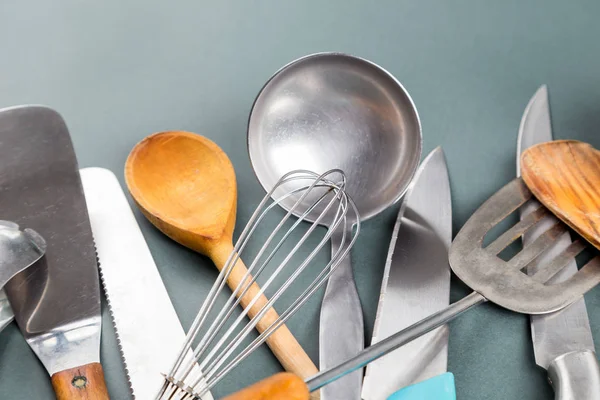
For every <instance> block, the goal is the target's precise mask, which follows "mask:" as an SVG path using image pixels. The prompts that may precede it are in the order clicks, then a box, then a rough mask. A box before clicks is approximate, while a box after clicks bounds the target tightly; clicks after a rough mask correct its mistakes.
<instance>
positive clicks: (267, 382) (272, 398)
mask: <svg viewBox="0 0 600 400" xmlns="http://www.w3.org/2000/svg"><path fill="white" fill-rule="evenodd" d="M223 400H308V388H307V387H306V384H305V383H304V381H303V380H302V379H300V378H299V377H297V376H296V375H294V374H292V373H290V372H281V373H279V374H275V375H273V376H270V377H268V378H267V379H264V380H262V381H260V382H258V383H255V384H254V385H252V386H248V387H247V388H245V389H242V390H240V391H239V392H237V393H234V394H232V395H230V396H227V397H225V398H224V399H223Z"/></svg>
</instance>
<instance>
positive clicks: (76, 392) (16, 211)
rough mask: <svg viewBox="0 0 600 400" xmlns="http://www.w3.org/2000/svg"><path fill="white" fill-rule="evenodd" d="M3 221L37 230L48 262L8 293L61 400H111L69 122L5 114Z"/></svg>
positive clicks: (18, 111) (29, 112) (28, 111)
mask: <svg viewBox="0 0 600 400" xmlns="http://www.w3.org/2000/svg"><path fill="white" fill-rule="evenodd" d="M0 159H1V160H2V163H1V164H0V191H1V193H2V206H3V209H2V217H3V218H5V219H9V220H12V221H14V222H16V223H18V224H19V225H21V226H26V227H29V228H32V229H34V230H35V231H37V232H38V233H39V234H40V235H42V237H44V238H45V239H46V242H47V244H48V248H47V252H46V256H45V257H44V258H42V259H41V260H40V261H38V262H37V263H36V264H35V265H33V266H32V267H31V268H28V269H27V270H25V271H23V272H21V273H19V274H18V275H16V276H15V277H14V278H13V279H12V280H11V281H10V282H9V283H8V284H7V285H6V286H5V290H6V294H7V297H8V300H9V302H10V304H11V307H12V309H13V311H14V314H15V319H16V321H17V324H18V325H19V328H20V330H21V332H22V333H23V336H24V337H25V339H26V341H27V343H28V344H29V346H30V347H31V349H32V350H33V351H34V353H35V354H36V355H37V357H38V358H39V360H40V361H41V362H42V364H43V365H44V367H45V368H46V370H47V371H48V373H49V374H50V375H51V377H52V385H53V387H54V391H55V392H56V396H57V399H58V400H67V399H94V400H104V399H108V391H107V389H106V384H105V382H104V374H103V371H102V366H101V365H100V324H101V317H100V283H99V278H98V269H97V263H96V252H95V250H94V243H93V240H92V231H91V228H90V222H89V218H88V214H87V209H86V204H85V199H84V197H83V191H82V187H81V180H80V177H79V171H78V168H77V159H76V157H75V152H74V149H73V145H72V143H71V138H70V136H69V131H68V129H67V126H66V125H65V122H64V121H63V119H62V117H61V116H60V115H59V114H58V113H57V112H55V111H53V110H51V109H49V108H46V107H41V106H19V107H13V108H8V109H4V110H1V111H0Z"/></svg>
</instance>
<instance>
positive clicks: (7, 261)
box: [0, 221, 46, 289]
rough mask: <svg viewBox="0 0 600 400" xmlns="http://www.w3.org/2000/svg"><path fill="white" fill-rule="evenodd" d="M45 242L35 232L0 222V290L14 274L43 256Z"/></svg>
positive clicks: (11, 223) (6, 222)
mask: <svg viewBox="0 0 600 400" xmlns="http://www.w3.org/2000/svg"><path fill="white" fill-rule="evenodd" d="M45 252H46V241H45V240H44V238H43V237H41V236H40V235H39V234H38V233H37V232H36V231H34V230H32V229H29V228H27V229H25V230H24V231H21V230H20V229H19V225H17V224H15V223H13V222H9V221H0V289H2V288H3V287H4V285H5V284H6V283H7V282H8V281H9V280H10V279H11V278H12V277H13V276H15V275H16V274H18V273H19V272H21V271H23V270H24V269H25V268H28V267H30V266H31V265H32V264H33V263H35V262H36V261H38V260H39V259H40V258H42V257H43V256H44V253H45Z"/></svg>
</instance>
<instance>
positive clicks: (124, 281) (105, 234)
mask: <svg viewBox="0 0 600 400" xmlns="http://www.w3.org/2000/svg"><path fill="white" fill-rule="evenodd" d="M81 181H82V183H83V190H84V193H85V198H86V201H87V206H88V212H89V216H90V221H91V225H92V232H93V234H94V239H95V242H96V248H97V251H98V259H99V260H100V263H99V266H100V276H101V280H102V284H103V286H104V291H105V293H106V298H107V300H108V306H109V309H110V313H111V315H112V320H113V323H114V327H115V331H116V334H117V337H118V339H119V347H120V350H121V355H122V357H123V361H124V363H125V368H126V370H127V377H128V380H129V384H130V388H131V392H132V395H133V397H134V398H135V399H142V400H146V399H153V398H154V397H155V396H156V394H157V393H158V391H159V390H160V388H161V387H162V385H163V382H164V379H163V376H162V374H163V373H167V372H168V369H169V368H170V367H171V365H172V364H173V362H174V361H175V359H176V358H177V356H178V355H179V353H180V350H181V344H182V343H183V342H184V341H185V337H186V335H185V332H184V330H183V328H182V326H181V323H180V322H179V319H178V317H177V314H176V313H175V309H174V308H173V304H172V303H171V300H170V298H169V295H168V293H167V290H166V289H165V286H164V284H163V282H162V279H161V277H160V274H159V272H158V269H157V268H156V264H155V263H154V259H153V258H152V254H151V253H150V250H149V248H148V245H147V244H146V241H145V239H144V236H143V235H142V232H141V230H140V228H139V226H138V224H137V221H136V219H135V217H134V215H133V212H132V211H131V208H130V206H129V203H128V202H127V198H126V197H125V194H124V193H123V189H122V188H121V185H120V184H119V181H118V180H117V178H116V177H115V175H114V174H113V173H112V172H111V171H109V170H107V169H103V168H84V169H82V170H81ZM212 398H213V397H212V396H211V395H210V393H208V394H207V395H205V396H203V397H202V399H203V400H212Z"/></svg>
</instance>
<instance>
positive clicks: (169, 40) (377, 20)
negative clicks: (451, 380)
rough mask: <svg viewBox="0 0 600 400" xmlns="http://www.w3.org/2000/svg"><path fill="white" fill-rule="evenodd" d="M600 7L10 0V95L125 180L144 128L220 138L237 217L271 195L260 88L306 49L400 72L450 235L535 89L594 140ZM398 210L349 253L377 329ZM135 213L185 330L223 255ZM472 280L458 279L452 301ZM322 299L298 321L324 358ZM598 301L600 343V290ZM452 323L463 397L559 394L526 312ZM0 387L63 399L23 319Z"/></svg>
mask: <svg viewBox="0 0 600 400" xmlns="http://www.w3.org/2000/svg"><path fill="white" fill-rule="evenodd" d="M599 12H600V2H598V1H592V0H589V1H582V0H579V1H561V0H557V1H547V0H529V1H522V0H521V1H518V0H504V1H475V0H472V1H466V0H457V1H444V0H437V1H436V0H425V1H423V0H421V1H416V0H414V1H398V0H393V1H377V2H372V1H371V2H369V1H353V0H338V1H333V0H331V1H314V0H310V1H306V0H305V1H296V2H288V1H261V2H257V1H237V2H235V1H213V2H208V1H179V2H167V1H156V0H129V1H117V0H103V1H89V0H62V1H53V2H50V1H41V0H39V1H34V0H2V1H0V106H9V105H16V104H23V103H42V104H46V105H49V106H51V107H53V108H55V109H56V110H58V111H59V112H60V113H61V114H62V115H63V116H64V118H65V119H66V121H67V124H68V125H69V128H70V130H71V134H72V137H73V141H74V144H75V149H76V152H77V155H78V159H79V163H80V165H81V166H82V167H86V166H100V167H106V168H110V169H111V170H112V171H114V172H115V173H116V174H117V176H118V177H119V179H121V182H123V173H122V170H123V164H124V161H125V159H126V157H127V154H128V153H129V151H130V150H131V148H132V147H133V146H134V145H135V143H136V142H138V141H139V140H140V139H142V138H143V137H144V136H146V135H148V134H150V133H153V132H156V131H161V130H174V129H181V130H190V131H193V132H197V133H200V134H202V135H205V136H207V137H209V138H211V139H212V140H214V141H215V142H216V143H217V144H219V145H220V146H221V147H222V148H223V150H225V152H226V153H227V154H228V155H229V157H230V158H231V160H232V161H233V164H234V166H235V168H236V172H237V178H238V190H239V200H238V205H239V217H238V230H239V228H240V227H241V226H243V224H244V223H245V222H246V221H247V218H248V216H249V213H250V212H251V210H252V209H253V208H254V207H255V206H256V204H257V203H258V201H259V200H260V198H261V197H262V196H263V191H262V189H261V187H260V185H259V184H258V182H257V181H256V179H255V177H254V174H253V172H252V169H251V166H250V163H249V159H248V156H247V151H246V144H245V131H246V122H247V118H248V112H249V109H250V106H251V104H252V101H253V99H254V96H255V95H256V93H257V92H258V90H259V89H260V88H261V86H262V85H263V83H264V82H265V81H266V80H267V79H268V78H269V76H270V75H271V74H272V73H273V72H275V71H276V70H277V69H278V68H279V67H280V66H282V65H284V64H286V63H287V62H289V61H291V60H293V59H295V58H297V57H300V56H303V55H306V54H309V53H313V52H318V51H343V52H348V53H352V54H355V55H359V56H362V57H365V58H367V59H370V60H372V61H374V62H376V63H378V64H380V65H382V66H383V67H384V68H386V69H388V70H389V71H390V72H391V73H393V74H394V75H395V76H396V77H397V78H398V79H399V80H400V81H401V82H402V83H403V84H404V85H405V87H406V88H407V89H408V91H409V92H410V93H411V95H412V97H413V100H414V101H415V103H416V105H417V108H418V110H419V113H420V116H421V119H422V124H423V135H424V154H426V153H427V152H429V151H430V150H431V149H433V148H434V147H436V146H438V145H441V146H442V147H443V148H444V150H445V152H446V156H447V159H448V164H449V169H450V177H451V181H452V182H451V183H452V195H453V202H454V213H453V217H454V231H455V233H456V231H457V230H458V229H459V227H460V226H461V225H462V224H463V223H464V222H465V221H466V219H467V218H468V216H469V215H470V214H471V213H472V212H473V211H474V210H475V209H476V208H477V207H478V206H479V205H480V204H481V203H482V202H483V200H485V199H486V198H487V197H488V196H490V195H491V194H492V193H493V192H495V191H496V190H497V189H498V188H499V187H500V186H502V185H503V184H504V183H505V182H507V181H508V180H510V179H511V178H513V177H514V174H515V160H514V153H515V144H516V135H517V129H518V125H519V120H520V118H521V115H522V112H523V109H524V107H525V105H526V104H527V101H528V100H529V98H530V97H531V96H532V95H533V93H534V92H535V90H536V89H537V88H538V86H539V85H540V84H543V83H546V84H548V85H549V88H550V93H551V99H552V100H551V102H552V107H553V117H554V121H553V122H554V129H555V135H556V137H557V138H574V139H580V140H585V141H588V142H591V143H592V144H594V145H595V146H596V147H600V137H599V136H598V134H597V126H598V124H599V123H600V113H599V112H598V108H599V107H600V78H599V76H600V75H599V72H598V71H600V52H599V51H598V50H599V47H598V46H599V45H598V38H600V25H599V24H598V23H597V17H598V15H599ZM0 161H1V160H0ZM396 211H397V206H396V207H394V208H393V209H390V210H388V211H387V212H385V213H383V214H382V215H380V216H379V217H377V218H375V219H373V220H370V221H368V222H367V223H365V224H364V226H363V232H362V235H361V239H360V241H359V243H358V244H357V245H356V247H355V249H354V250H353V254H352V256H353V262H354V266H355V270H356V276H357V280H358V283H359V291H360V295H361V298H362V302H363V305H364V313H365V320H366V325H367V330H368V331H367V333H366V334H367V338H370V336H371V331H372V325H373V321H374V315H375V309H376V304H377V294H378V291H379V286H380V282H381V276H382V271H383V265H384V261H385V256H386V252H387V247H388V241H389V235H390V232H391V229H392V225H393V221H394V218H395V212H396ZM136 212H137V211H136ZM137 216H138V217H139V222H140V224H141V226H142V228H143V231H144V234H145V236H146V238H147V240H148V242H149V244H150V246H151V249H152V252H153V254H154V256H155V259H156V262H157V264H158V266H159V268H160V272H161V274H162V276H163V278H164V281H165V285H166V287H167V290H168V291H169V293H170V294H171V296H172V299H173V302H174V305H175V307H176V310H177V312H178V314H179V315H180V317H181V319H182V322H183V324H184V325H185V326H188V325H189V324H190V322H191V320H192V317H193V315H194V313H195V311H196V310H197V308H198V305H199V302H200V301H201V299H202V298H203V296H204V294H205V293H206V291H207V288H208V287H209V286H210V284H211V282H212V280H213V279H214V277H215V273H214V271H215V268H214V267H213V266H212V264H211V262H210V261H209V260H208V259H206V258H204V257H202V256H199V255H196V254H194V253H192V252H191V251H188V250H186V249H184V248H182V247H181V246H179V245H177V244H176V243H173V242H171V241H169V240H167V239H166V238H165V237H163V236H162V235H161V234H160V233H159V232H158V231H156V230H155V229H153V228H152V226H150V225H149V223H147V222H146V221H145V220H144V219H143V218H142V217H141V216H140V214H139V213H138V214H137ZM466 293H467V288H465V287H464V285H462V284H461V283H460V282H457V281H454V283H453V291H452V300H453V301H454V300H457V299H459V298H460V297H462V296H463V295H465V294H466ZM318 300H319V299H316V300H315V301H313V302H311V303H310V304H309V306H308V307H307V308H306V309H305V310H303V311H302V314H301V315H300V316H299V317H298V318H294V320H292V321H290V323H289V325H290V328H291V329H292V331H293V332H294V333H295V334H296V335H297V337H298V338H299V340H300V342H301V343H302V344H303V345H304V346H305V348H306V350H307V351H308V353H309V354H310V355H311V357H312V358H313V359H314V360H317V359H318V354H317V349H318V346H317V325H316V323H317V321H318V303H319V301H318ZM586 300H587V305H588V309H589V311H590V320H591V324H592V329H593V332H594V334H595V336H596V338H597V339H596V340H597V342H598V343H600V313H598V311H599V310H600V290H594V291H592V292H591V293H589V294H588V295H586ZM103 314H104V320H103V323H104V325H103V341H102V359H103V364H104V368H105V372H106V378H107V381H108V386H109V391H110V393H111V395H112V398H113V399H126V398H128V397H127V384H126V382H125V379H124V374H123V367H122V365H121V362H120V359H119V353H118V350H117V347H116V342H115V337H114V333H113V329H112V325H111V322H110V318H109V314H108V310H107V309H106V306H105V305H104V308H103ZM451 332H452V333H451V337H450V358H449V369H450V370H451V371H452V372H454V374H455V376H456V384H457V391H458V398H459V399H461V400H467V399H477V400H480V399H516V398H519V399H548V398H552V395H551V390H550V389H549V388H548V387H547V384H546V381H545V373H544V371H541V370H539V369H537V368H536V366H535V364H534V360H533V353H532V348H531V343H530V337H529V325H528V318H527V317H526V316H522V315H516V314H512V313H510V312H507V311H504V310H501V309H499V308H497V307H495V306H492V305H485V306H483V307H480V308H479V309H476V310H474V311H472V312H470V313H468V314H466V315H464V316H463V317H461V318H460V319H458V320H457V321H455V322H453V323H452V324H451ZM148 351H152V349H148ZM253 357H254V358H253V364H252V366H250V367H245V368H243V369H242V370H237V371H236V372H235V374H234V375H233V376H232V377H231V379H230V380H229V381H228V382H227V383H226V384H224V385H221V386H220V387H219V388H218V389H217V390H216V391H215V394H216V395H223V394H225V393H228V392H229V391H232V390H235V389H237V388H239V387H241V386H244V385H246V384H248V383H250V382H252V381H254V380H256V379H260V378H262V377H265V376H267V375H269V374H271V373H274V372H276V371H278V370H279V368H280V367H279V365H278V363H277V362H276V360H275V359H274V358H273V357H272V356H271V355H270V353H269V351H268V350H266V349H262V350H261V351H259V352H258V353H256V354H255V355H253ZM0 398H2V399H15V398H31V399H46V398H52V390H51V386H50V381H49V379H48V377H47V375H46V374H45V371H44V369H43V367H42V366H41V364H40V363H39V362H38V361H37V360H36V358H35V357H34V355H33V354H32V353H31V351H30V350H29V348H28V347H27V345H26V343H25V341H24V340H23V338H22V337H21V336H20V334H19V332H18V329H17V327H16V326H15V325H14V324H13V325H11V326H9V327H8V328H7V329H6V330H5V331H4V332H2V333H1V334H0Z"/></svg>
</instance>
